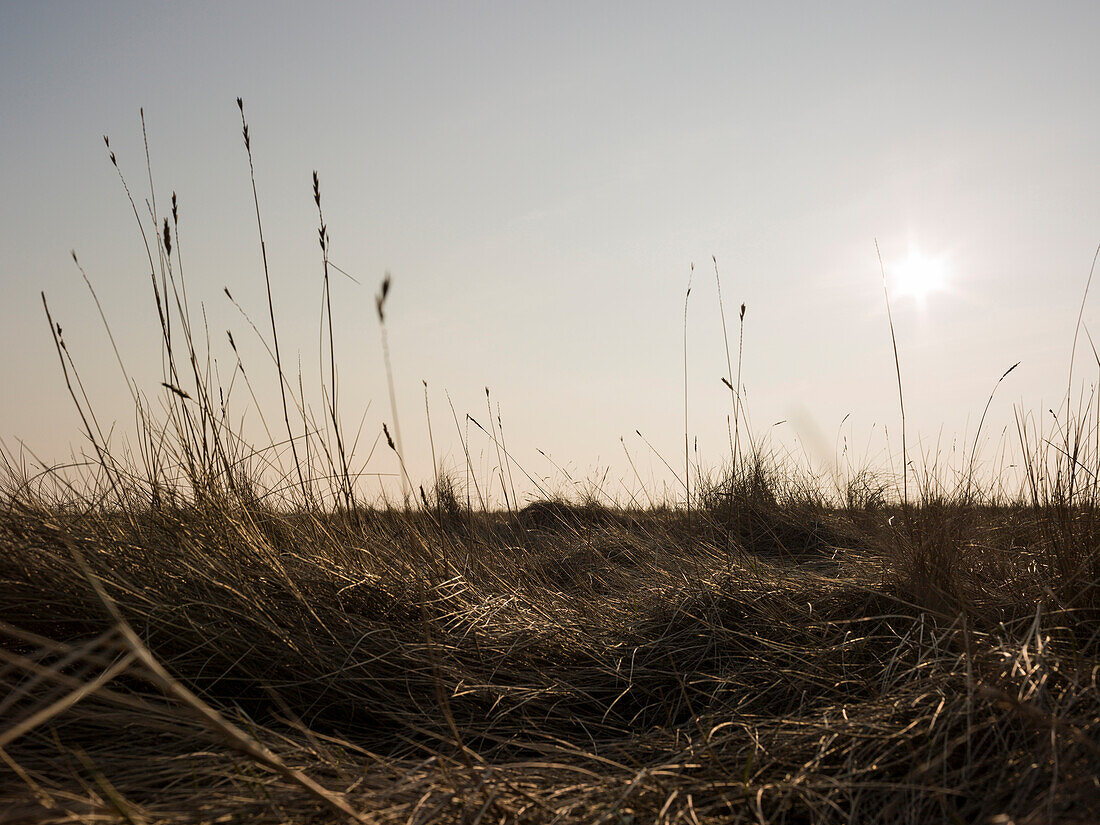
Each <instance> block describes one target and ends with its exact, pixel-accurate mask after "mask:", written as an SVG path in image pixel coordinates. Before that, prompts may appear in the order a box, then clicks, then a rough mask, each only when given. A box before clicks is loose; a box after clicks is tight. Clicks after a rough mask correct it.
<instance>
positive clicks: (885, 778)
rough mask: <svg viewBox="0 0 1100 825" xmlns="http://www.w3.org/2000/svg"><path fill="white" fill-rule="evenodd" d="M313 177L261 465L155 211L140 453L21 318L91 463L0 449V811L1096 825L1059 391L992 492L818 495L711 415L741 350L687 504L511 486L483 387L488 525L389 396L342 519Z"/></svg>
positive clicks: (342, 468)
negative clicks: (157, 363) (386, 470)
mask: <svg viewBox="0 0 1100 825" xmlns="http://www.w3.org/2000/svg"><path fill="white" fill-rule="evenodd" d="M241 111H242V117H243V104H241ZM243 129H244V136H245V145H246V149H248V150H249V160H250V161H251V157H250V150H251V139H252V136H251V135H250V133H249V131H248V127H247V124H246V123H244V124H243ZM112 162H114V163H115V164H116V166H117V165H118V164H117V159H115V158H114V156H113V155H112ZM249 170H250V172H251V173H252V174H253V175H254V170H253V168H252V166H251V162H250V166H249ZM120 174H121V171H120ZM313 180H314V189H313V192H314V196H315V200H316V204H317V207H318V217H319V220H320V229H319V239H320V244H321V251H322V269H323V277H324V283H323V293H322V294H323V302H324V304H323V306H324V308H323V312H324V315H323V316H322V317H323V318H327V323H326V324H325V326H324V327H323V329H327V330H328V332H329V335H328V341H329V359H328V361H327V363H326V362H325V361H324V360H322V362H321V363H322V365H323V366H324V367H325V369H323V370H322V377H321V379H320V380H321V385H320V390H321V396H322V400H323V401H324V403H323V404H322V405H321V406H320V409H322V410H323V412H324V414H323V418H322V419H321V420H320V421H317V420H314V419H313V418H312V413H311V412H310V409H311V407H310V405H309V404H308V403H306V399H305V398H304V397H303V392H302V385H301V383H300V382H298V381H297V380H296V381H291V380H289V378H288V376H287V375H285V374H284V372H283V368H282V361H283V355H282V354H281V353H280V351H279V350H278V348H277V346H272V347H270V349H269V352H270V354H271V359H272V366H273V367H274V368H275V372H276V374H277V380H278V381H279V382H280V400H281V405H280V410H279V411H278V417H281V418H282V419H283V425H284V429H285V430H286V433H285V437H284V435H283V434H275V433H273V434H272V442H273V443H272V445H271V447H264V448H262V449H261V448H257V447H254V446H252V445H250V444H249V443H248V441H247V440H246V439H245V438H244V435H243V433H241V432H240V431H239V430H235V429H234V428H233V427H232V426H231V423H230V422H231V419H230V417H229V414H228V412H227V405H232V403H233V400H232V398H231V392H226V390H227V389H230V390H231V387H229V388H227V387H223V386H221V385H220V384H219V383H218V379H217V375H216V373H215V372H214V371H212V370H211V369H209V367H208V365H209V363H210V360H209V358H208V357H207V352H205V351H204V347H206V346H208V343H207V342H205V341H200V340H199V337H198V336H197V335H195V334H193V330H194V327H192V325H191V320H190V318H191V314H190V308H189V305H188V303H187V297H186V295H187V293H186V286H185V281H184V276H183V269H182V264H181V262H180V259H179V251H178V222H179V215H178V209H177V202H176V199H175V197H174V196H173V198H172V210H171V219H170V221H169V220H168V219H165V220H164V221H163V222H162V221H160V220H159V218H160V216H159V215H156V214H155V199H151V200H150V203H151V210H152V211H153V212H154V215H153V229H152V231H149V230H148V228H147V227H146V228H145V232H144V233H143V234H144V236H145V237H146V238H149V239H151V240H152V241H155V243H151V244H150V246H149V247H148V249H149V258H148V260H149V267H150V275H151V279H150V280H151V286H152V291H153V296H154V304H155V306H156V311H157V313H158V319H159V320H160V328H161V333H162V339H161V345H162V351H163V354H164V364H165V374H164V376H163V377H164V381H163V386H162V387H160V388H159V389H160V390H163V393H164V394H163V396H162V400H163V404H164V406H163V409H164V411H165V412H164V413H163V415H154V414H153V412H152V410H153V409H154V405H152V404H151V403H150V401H149V399H148V398H147V396H146V395H145V392H146V390H145V388H141V387H139V386H138V385H137V382H135V381H133V380H131V379H130V377H129V376H127V386H128V387H130V388H131V390H132V393H133V397H134V402H135V405H136V411H137V420H138V422H139V427H140V430H139V434H138V439H139V440H138V443H139V445H140V449H138V450H137V451H136V452H135V453H134V455H132V456H126V455H119V454H118V452H117V451H115V450H113V449H112V448H111V445H110V440H109V439H108V438H105V437H104V429H103V428H101V427H100V425H99V423H98V421H97V419H96V417H95V415H94V411H93V410H92V409H91V407H90V405H89V404H88V402H87V395H86V394H85V393H84V391H83V385H82V384H81V383H80V378H79V372H78V370H77V364H76V362H75V360H74V359H73V357H72V355H71V351H70V350H69V348H68V346H67V344H66V342H65V340H64V338H63V337H62V329H61V328H60V327H58V326H57V324H56V322H55V320H54V319H53V318H52V316H51V317H50V319H49V330H50V334H52V335H53V336H54V341H55V343H56V344H57V353H58V356H59V359H60V364H61V366H62V376H61V380H64V381H66V382H67V385H68V386H69V388H70V390H71V392H72V399H73V402H74V403H75V404H76V406H77V408H78V410H79V411H80V414H81V420H82V422H83V426H84V432H83V435H84V437H85V438H86V439H87V440H88V442H89V444H90V445H91V448H90V451H91V453H92V460H91V462H90V463H89V465H88V466H87V467H86V468H85V470H84V471H83V472H82V473H77V474H75V475H74V474H73V473H68V474H66V473H65V472H63V471H60V470H54V471H50V472H45V473H39V472H36V471H34V470H31V469H29V468H27V467H26V466H25V465H24V464H22V463H21V462H20V461H18V460H17V459H16V457H15V456H12V455H9V454H3V457H4V466H3V468H2V471H0V505H2V506H0V823H16V822H18V823H23V822H56V823H62V822H74V821H87V822H93V821H94V822H113V821H117V822H129V823H135V822H141V823H177V822H178V823H195V822H204V823H221V822H260V823H263V822H271V823H276V822H278V823H283V822H303V823H304V822H328V821H362V822H378V823H437V822H454V823H469V825H481V823H532V825H534V824H535V823H540V824H541V823H566V822H570V823H571V822H584V823H600V825H638V824H639V823H650V822H652V823H658V824H660V823H666V824H669V823H684V824H685V825H702V823H738V822H744V823H772V822H776V823H779V822H789V823H808V822H836V823H841V822H844V823H850V822H861V823H864V822H866V823H925V822H990V823H993V822H996V823H1009V822H1015V823H1047V822H1051V823H1053V822H1060V823H1069V822H1081V823H1084V822H1090V821H1094V820H1095V816H1096V811H1098V810H1100V782H1098V779H1097V777H1098V776H1100V688H1098V684H1097V678H1098V676H1097V674H1100V613H1098V609H1100V595H1098V593H1100V589H1098V588H1100V508H1098V504H1100V502H1098V501H1097V496H1096V494H1097V490H1098V489H1100V485H1098V484H1097V483H1096V481H1095V479H1096V478H1098V477H1100V454H1098V451H1097V450H1096V449H1095V445H1096V444H1097V443H1100V440H1098V439H1097V435H1098V433H1100V425H1098V423H1097V416H1096V410H1095V409H1090V408H1089V407H1087V406H1082V407H1079V408H1078V409H1077V410H1075V411H1074V412H1073V414H1072V415H1069V414H1068V404H1067V407H1066V414H1064V415H1063V417H1062V421H1063V422H1064V423H1063V424H1062V425H1061V426H1060V429H1058V430H1057V431H1056V432H1054V433H1051V432H1036V431H1035V428H1034V426H1033V425H1032V424H1031V423H1030V420H1029V419H1027V418H1026V417H1022V418H1021V422H1022V423H1021V427H1020V433H1021V438H1020V441H1021V447H1022V449H1023V451H1024V455H1025V463H1024V466H1025V475H1026V479H1025V481H1026V483H1025V486H1024V487H1023V488H1022V489H1021V490H1020V491H1018V492H1017V493H1012V494H1005V493H1004V492H1003V490H1004V487H1003V485H1001V484H999V483H998V480H997V479H993V480H992V481H989V482H983V483H977V482H976V480H975V479H976V475H975V474H974V473H973V472H970V473H963V474H961V475H960V478H961V479H962V481H961V482H960V483H958V484H957V485H955V486H954V487H945V486H943V485H942V484H936V483H932V481H931V480H928V479H925V480H924V481H922V480H920V479H917V480H916V481H915V482H914V483H913V484H906V485H905V486H902V485H900V484H895V483H894V482H893V480H892V479H890V478H889V477H888V476H886V475H884V474H882V473H878V472H876V471H874V470H873V469H867V468H865V469H861V470H858V471H856V472H854V473H852V474H850V475H849V476H848V477H847V478H846V479H844V481H843V482H841V481H837V483H835V484H834V485H833V486H834V488H835V489H834V490H832V491H829V490H828V489H827V487H826V486H823V485H821V484H820V483H818V480H816V479H814V477H813V476H812V475H811V474H810V473H809V472H808V471H803V470H802V469H801V468H799V467H798V466H797V465H796V464H792V462H791V461H789V460H788V459H786V458H784V457H781V456H780V455H779V454H778V453H777V452H776V451H773V450H768V449H767V448H766V447H765V446H764V445H763V444H761V442H760V441H759V440H755V439H753V438H752V437H751V435H749V434H743V433H742V432H741V428H742V426H743V425H745V426H747V422H746V416H745V414H744V411H743V410H742V408H741V405H740V401H741V394H740V392H739V390H740V361H741V358H740V346H739V352H738V358H737V370H736V376H735V371H734V366H733V358H732V357H731V356H730V354H729V352H728V348H727V365H728V367H729V376H728V378H727V379H723V380H724V381H725V382H726V383H727V385H728V386H729V388H730V390H731V403H732V409H731V420H732V422H733V423H732V425H731V433H730V441H731V456H730V460H729V462H728V464H727V465H726V467H725V469H723V470H722V471H719V472H715V473H714V474H712V475H711V476H710V477H707V475H706V474H705V473H703V472H700V471H698V467H695V468H694V469H695V471H696V477H695V478H692V479H690V480H688V478H687V476H686V475H685V478H684V488H685V493H686V494H687V493H688V492H689V491H690V496H691V498H690V500H687V496H686V495H685V501H682V502H679V501H675V500H673V499H671V498H668V497H665V498H659V497H653V496H651V495H650V494H649V493H646V494H645V496H646V497H647V498H646V501H647V504H646V505H644V506H643V505H640V504H639V503H638V502H637V501H636V500H635V501H633V502H632V503H631V505H630V506H624V505H618V504H615V503H613V502H609V501H608V500H607V499H606V498H604V499H601V498H600V497H599V496H598V495H596V494H595V493H593V494H591V495H589V496H588V497H587V498H584V497H581V498H580V499H577V498H570V497H568V496H561V495H554V494H553V491H550V490H545V489H543V488H542V487H540V483H539V481H538V480H537V479H534V478H529V480H530V481H531V482H532V485H533V487H534V488H535V489H536V490H537V491H539V492H538V495H537V497H535V498H533V499H531V498H530V497H529V498H528V499H526V500H524V499H522V497H519V496H517V495H516V483H515V482H516V481H517V480H522V474H523V473H525V472H526V471H525V470H523V469H522V467H520V466H519V465H518V464H516V462H515V461H514V457H513V454H512V453H511V452H509V449H508V447H507V445H506V444H505V443H504V438H503V426H502V422H501V421H500V415H499V408H498V410H497V411H496V412H497V418H496V424H495V425H494V422H493V409H492V407H491V403H490V400H489V397H488V393H487V396H486V402H487V405H489V410H488V412H489V416H490V417H489V420H488V422H487V423H488V425H489V426H488V429H487V428H486V427H484V426H483V425H482V424H480V423H479V422H478V420H477V419H476V418H474V417H473V416H469V415H468V416H467V419H468V421H472V422H473V423H474V424H475V425H476V426H477V427H479V428H480V429H481V430H482V431H483V432H484V433H485V434H486V436H487V437H489V438H491V439H492V440H493V442H494V444H493V453H494V454H495V455H496V457H497V459H498V467H497V473H496V475H495V476H494V479H493V483H494V484H497V483H499V487H500V490H501V491H502V493H503V497H504V506H503V507H498V506H496V505H494V503H493V502H494V501H495V500H496V499H494V498H493V497H492V496H491V495H490V494H489V491H488V490H485V489H483V486H484V485H481V486H479V483H478V479H477V474H476V473H471V472H470V469H471V467H472V462H471V461H470V458H469V453H468V445H467V443H466V442H463V450H464V452H465V456H464V457H465V459H466V466H465V467H463V468H461V469H460V470H453V469H452V470H451V471H449V472H443V471H439V472H437V473H436V474H435V477H434V478H433V479H431V480H428V481H426V482H424V484H420V483H419V482H418V480H416V479H412V478H410V477H409V476H408V473H407V471H406V468H405V465H404V461H403V453H402V449H401V444H400V443H399V441H400V439H396V440H395V439H394V438H392V437H391V436H390V432H391V430H392V432H393V433H394V434H396V433H397V431H398V429H397V426H396V425H397V404H396V401H395V400H392V398H393V393H392V391H390V395H391V416H392V417H393V421H392V422H387V425H389V424H390V423H392V425H393V426H392V427H391V426H387V427H386V429H385V434H384V435H385V439H386V440H385V441H384V442H382V443H385V444H386V446H387V448H391V449H392V454H391V455H392V457H393V458H394V459H395V461H396V462H397V463H398V466H399V468H400V471H401V474H402V476H401V478H400V480H399V481H400V486H401V488H402V499H401V501H396V502H395V501H393V500H390V499H387V498H386V497H385V496H376V497H374V498H373V499H372V498H370V497H369V496H367V495H366V494H365V493H364V491H363V488H362V486H361V484H360V479H359V475H358V473H359V472H360V470H361V467H362V465H361V464H357V463H356V456H355V450H354V447H353V442H352V443H350V444H349V439H347V438H346V436H345V435H344V431H343V429H342V419H341V415H340V409H339V406H338V403H337V401H338V397H339V396H338V392H337V389H338V371H337V367H336V360H335V358H334V356H333V355H332V351H331V350H332V343H331V342H332V335H331V323H332V316H331V311H330V310H331V301H330V293H329V283H328V277H329V269H330V268H331V267H335V265H334V264H332V262H331V261H330V260H329V254H330V246H329V236H328V229H327V226H326V224H325V222H324V217H323V214H322V213H321V212H320V202H321V201H320V187H319V179H318V177H317V176H316V175H315V177H314V179H313ZM253 181H254V177H253ZM126 191H127V194H129V189H127V190H126ZM256 205H257V219H258V220H259V203H258V199H257V203H256ZM134 211H135V217H138V218H139V223H141V221H140V217H139V216H140V212H139V211H138V210H137V209H136V208H135V210H134ZM141 225H142V226H143V227H144V224H143V223H141ZM259 226H260V227H261V231H262V224H260V225H259ZM173 240H175V241H177V243H173ZM261 243H262V242H261ZM265 257H266V253H265ZM716 274H717V273H716ZM264 277H265V282H266V284H267V287H268V291H267V294H268V298H269V302H268V306H267V309H268V315H269V317H270V321H271V330H270V336H271V343H272V344H275V338H276V326H275V318H276V316H275V311H274V306H273V304H272V303H271V302H270V294H271V293H270V277H269V274H268V271H267V268H266V265H265V269H264ZM389 283H390V282H389V280H388V278H387V280H386V281H385V282H384V284H385V286H383V289H382V291H381V292H380V293H379V297H378V314H379V320H380V321H384V316H383V301H384V300H386V299H387V295H388V294H389V292H390V287H389ZM89 285H90V284H89ZM227 292H228V291H227ZM229 297H230V299H232V296H231V295H230V296H229ZM47 311H48V309H47ZM744 317H745V309H744V306H742V308H741V313H740V321H741V322H742V333H743V322H744ZM229 340H230V345H231V348H232V350H233V352H234V353H236V344H235V342H234V341H233V339H232V337H231V336H230V337H229ZM264 340H265V341H266V338H265V339H264ZM741 340H742V341H743V335H742V338H741ZM383 346H384V347H385V348H386V349H387V350H388V343H387V342H386V341H385V338H384V337H383ZM384 359H385V360H387V361H388V352H387V353H386V354H385V355H384ZM119 363H120V365H121V364H122V363H123V361H122V359H121V357H120V358H119ZM895 363H897V362H895ZM898 372H899V395H900V389H901V388H900V367H899V370H898ZM388 373H389V381H388V385H389V386H390V387H392V383H393V377H392V371H389V370H388ZM234 377H235V379H238V380H240V381H241V382H242V383H245V382H247V381H249V380H250V379H249V378H248V374H246V373H244V372H243V365H241V364H238V371H237V372H235V373H234ZM735 382H736V383H735ZM246 386H247V387H248V388H249V390H250V391H251V385H250V384H246ZM425 390H426V387H425ZM227 396H230V397H229V398H228V400H227ZM478 415H479V416H480V415H481V413H480V412H479V413H478ZM482 420H484V419H482ZM454 423H455V424H456V425H459V423H460V422H459V418H458V415H457V413H456V414H455V415H454ZM497 425H499V426H497ZM429 426H430V417H429ZM735 430H736V432H735ZM461 431H462V430H461V428H460V429H459V432H461ZM381 437H382V436H380V438H381ZM429 437H431V436H430V430H429ZM287 439H289V441H287ZM685 443H686V439H685ZM292 447H293V449H292ZM432 451H433V460H434V441H433V443H432ZM628 457H629V453H628ZM284 465H285V466H284ZM437 466H439V465H438V464H437ZM972 467H973V459H972V461H971V468H969V469H972ZM692 471H693V467H692V463H691V460H690V455H689V456H687V457H686V459H685V466H684V468H683V472H684V473H685V474H689V473H691V472H692ZM905 472H906V473H908V472H909V470H908V468H907V469H906V470H905Z"/></svg>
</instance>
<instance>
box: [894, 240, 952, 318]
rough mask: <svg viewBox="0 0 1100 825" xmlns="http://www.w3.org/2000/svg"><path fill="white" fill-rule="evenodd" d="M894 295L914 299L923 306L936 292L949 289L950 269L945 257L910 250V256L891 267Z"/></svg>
mask: <svg viewBox="0 0 1100 825" xmlns="http://www.w3.org/2000/svg"><path fill="white" fill-rule="evenodd" d="M889 272H890V282H891V287H892V288H893V293H894V294H895V295H896V296H897V297H899V298H912V299H913V300H915V301H916V302H917V303H918V304H923V303H924V302H925V301H926V300H927V299H928V296H929V295H931V294H932V293H934V292H942V291H943V290H944V289H946V287H947V280H948V277H949V276H950V274H951V273H950V267H949V265H948V261H947V258H946V257H945V256H942V255H941V256H933V255H927V254H925V253H923V252H921V251H920V250H918V249H915V248H914V249H910V250H909V255H908V256H907V257H906V258H904V259H903V260H901V261H898V262H897V263H896V264H894V265H893V266H892V267H890V270H889Z"/></svg>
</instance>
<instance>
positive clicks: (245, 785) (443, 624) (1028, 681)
mask: <svg viewBox="0 0 1100 825" xmlns="http://www.w3.org/2000/svg"><path fill="white" fill-rule="evenodd" d="M743 492H744V491H743V490H742V491H735V495H734V496H733V497H732V498H722V497H716V498H715V499H714V502H715V503H712V506H711V508H710V509H699V510H697V511H694V512H692V513H686V512H684V511H682V510H681V511H676V510H650V511H645V512H641V511H639V512H627V511H609V510H603V509H600V508H596V507H592V506H589V507H569V506H564V505H560V504H539V505H534V506H531V507H528V508H526V509H525V510H524V511H522V512H521V513H519V514H514V515H508V514H486V513H481V514H477V513H466V512H464V511H463V510H462V509H461V508H452V510H451V511H450V512H447V511H445V510H444V509H443V508H442V507H438V508H437V507H430V508H428V509H427V510H425V511H421V512H419V513H414V514H409V513H399V512H394V511H390V512H374V511H367V510H361V511H356V512H355V513H354V514H352V515H351V516H349V515H348V514H344V515H342V516H336V515H331V514H329V515H320V514H314V515H310V514H303V513H300V512H299V513H278V512H273V511H270V510H261V509H260V508H258V507H252V508H249V507H244V506H241V505H240V504H239V503H237V504H233V505H229V504H225V505H223V506H218V505H216V504H215V503H212V502H210V503H207V504H206V505H204V506H203V507H202V508H199V507H196V506H189V507H167V506H165V507H162V508H160V509H157V510H152V509H147V510H145V511H141V512H134V511H131V512H119V511H115V512H111V511H106V510H104V509H102V508H98V509H97V508H84V509H73V508H70V509H61V508H58V507H56V506H53V507H33V506H31V505H30V504H28V503H27V502H26V501H23V502H20V501H18V500H13V501H12V506H11V507H10V508H9V509H7V510H6V512H5V513H4V515H3V518H2V520H0V543H2V550H3V551H2V552H0V617H3V624H0V638H2V639H3V644H2V647H0V656H2V657H3V669H2V671H0V701H2V702H3V711H2V714H0V718H3V719H4V728H5V729H6V730H7V731H8V732H9V733H5V734H0V735H2V736H3V737H4V738H3V740H2V741H3V742H4V745H3V749H4V762H5V763H6V768H5V769H4V772H3V773H2V774H0V809H2V810H3V811H4V813H2V814H0V821H3V822H18V821H57V822H63V821H72V820H73V819H74V818H75V819H81V820H86V821H112V820H116V819H117V820H120V821H137V822H140V821H144V822H177V821H178V822H193V821H204V822H218V821H220V822H233V821H242V822H243V821H271V822H297V821H318V820H321V821H323V820H329V819H333V818H336V819H340V818H345V817H349V818H350V817H351V816H353V814H351V813H349V811H351V812H355V813H357V814H359V815H361V816H363V817H364V818H366V819H367V820H369V821H378V822H395V823H396V822H401V823H405V822H425V823H427V822H469V823H474V822H482V823H488V822H532V823H535V822H540V823H541V822H604V823H628V822H629V823H640V822H647V823H648V822H685V823H695V822H700V823H702V822H738V821H744V822H761V821H763V822H811V821H812V822H818V821H821V822H855V821H858V822H930V821H957V822H984V821H998V822H1007V821H1009V820H1011V821H1015V822H1055V821H1057V822H1073V821H1082V822H1085V821H1094V817H1095V815H1096V811H1098V810H1100V786H1098V784H1097V776H1098V775H1100V748H1098V746H1097V742H1100V694H1098V692H1097V681H1096V680H1097V674H1098V673H1100V643H1098V641H1100V640H1098V633H1097V631H1098V630H1100V623H1098V622H1097V612H1096V610H1097V600H1096V598H1095V592H1094V590H1093V589H1091V588H1089V587H1081V586H1080V585H1079V582H1080V579H1078V585H1077V586H1075V587H1073V588H1072V589H1071V588H1067V587H1065V586H1060V585H1059V582H1060V581H1063V579H1062V574H1061V571H1059V570H1058V569H1056V565H1054V563H1053V562H1054V561H1055V558H1056V557H1055V556H1054V555H1053V554H1054V548H1053V547H1052V545H1051V544H1050V542H1051V541H1052V537H1051V535H1050V534H1049V530H1048V529H1047V528H1048V527H1049V525H1050V524H1052V523H1054V521H1055V518H1054V516H1053V515H1052V514H1051V513H1048V512H1044V511H1040V510H1036V509H1034V508H1030V509H1029V508H1011V507H986V508H981V507H977V506H974V505H971V506H962V505H948V504H938V505H933V504H926V505H925V506H922V507H913V508H909V509H908V510H903V509H901V508H892V509H886V508H870V509H860V510H840V509H835V508H827V507H824V506H822V505H819V504H815V503H814V502H812V501H806V500H801V501H794V500H793V501H778V502H777V501H774V500H758V499H753V498H751V497H748V496H745V495H743ZM738 493H741V494H740V495H739V494H738ZM1066 515H1067V517H1069V518H1071V519H1073V520H1075V521H1076V522H1077V523H1078V529H1085V527H1087V526H1088V525H1087V524H1086V523H1087V522H1088V521H1089V519H1090V518H1091V514H1089V513H1076V514H1066ZM891 522H892V523H891ZM731 528H732V529H731ZM94 582H102V592H100V593H97V590H96V588H95V587H94V586H93V583H94ZM112 611H117V615H113V613H112ZM107 677H110V678H109V679H108V678H107ZM36 714H37V718H36ZM21 723H26V724H24V725H23V728H25V730H23V729H20V730H18V731H17V732H18V733H20V735H18V736H15V737H12V736H10V732H11V731H12V730H13V729H18V728H20V724H21ZM311 783H315V784H311ZM996 817H1002V819H996Z"/></svg>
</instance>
